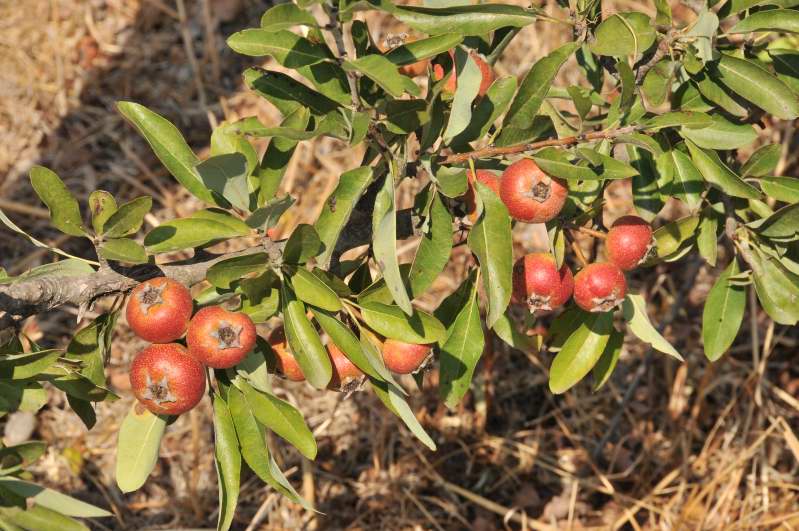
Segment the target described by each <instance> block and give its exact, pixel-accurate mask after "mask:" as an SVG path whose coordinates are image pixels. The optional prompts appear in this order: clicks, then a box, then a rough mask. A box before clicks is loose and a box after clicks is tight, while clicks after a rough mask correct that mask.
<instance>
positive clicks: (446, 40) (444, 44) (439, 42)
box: [385, 33, 463, 66]
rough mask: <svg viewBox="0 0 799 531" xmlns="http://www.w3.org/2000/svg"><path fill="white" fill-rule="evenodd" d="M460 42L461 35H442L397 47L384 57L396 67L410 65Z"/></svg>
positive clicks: (449, 48)
mask: <svg viewBox="0 0 799 531" xmlns="http://www.w3.org/2000/svg"><path fill="white" fill-rule="evenodd" d="M461 42H463V35H462V34H458V33H444V34H441V35H435V36H433V37H428V38H427V39H419V40H418V41H413V42H408V43H405V44H403V45H402V46H397V47H396V48H394V49H393V50H391V51H390V52H388V53H387V54H386V55H385V57H386V59H388V60H389V61H391V62H392V63H394V64H395V65H397V66H403V65H410V64H413V63H418V62H419V61H422V60H424V59H429V58H431V57H435V56H436V55H438V54H440V53H444V52H447V51H449V50H451V49H453V48H455V47H456V46H457V45H459V44H460V43H461Z"/></svg>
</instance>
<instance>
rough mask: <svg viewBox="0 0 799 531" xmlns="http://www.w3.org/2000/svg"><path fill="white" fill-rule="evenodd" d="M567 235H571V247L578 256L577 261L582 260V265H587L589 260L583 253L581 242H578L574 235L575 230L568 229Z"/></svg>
mask: <svg viewBox="0 0 799 531" xmlns="http://www.w3.org/2000/svg"><path fill="white" fill-rule="evenodd" d="M566 235H567V236H568V237H569V241H570V243H571V248H572V251H574V255H575V256H576V257H577V261H578V262H580V267H585V266H587V265H588V260H587V259H586V258H585V254H583V249H582V248H581V247H580V242H578V241H577V238H575V237H574V231H571V230H567V231H566Z"/></svg>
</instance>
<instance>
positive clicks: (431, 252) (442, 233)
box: [408, 194, 452, 296]
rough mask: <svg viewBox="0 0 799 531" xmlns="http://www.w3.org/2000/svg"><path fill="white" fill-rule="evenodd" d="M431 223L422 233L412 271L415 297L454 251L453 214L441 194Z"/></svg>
mask: <svg viewBox="0 0 799 531" xmlns="http://www.w3.org/2000/svg"><path fill="white" fill-rule="evenodd" d="M427 222H428V230H427V232H426V233H425V234H423V235H422V239H421V241H420V242H419V247H418V248H417V249H416V254H415V255H414V257H413V262H412V263H411V269H410V272H409V273H408V279H409V280H410V283H411V293H413V295H414V296H419V295H421V294H422V293H424V292H425V291H426V290H427V288H429V287H430V286H431V285H432V284H433V281H434V280H435V279H436V277H438V275H439V274H440V273H441V272H442V271H443V270H444V267H445V266H446V265H447V263H448V262H449V256H450V253H451V252H452V215H451V214H450V213H449V211H448V210H447V207H445V206H444V203H443V202H442V201H441V197H440V196H439V195H438V194H434V195H433V199H432V202H431V203H430V210H429V212H428V215H427Z"/></svg>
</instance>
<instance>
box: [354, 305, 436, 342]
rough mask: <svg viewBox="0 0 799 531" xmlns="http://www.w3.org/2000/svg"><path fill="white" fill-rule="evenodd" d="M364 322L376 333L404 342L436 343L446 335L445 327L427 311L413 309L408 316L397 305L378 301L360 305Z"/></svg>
mask: <svg viewBox="0 0 799 531" xmlns="http://www.w3.org/2000/svg"><path fill="white" fill-rule="evenodd" d="M361 314H362V316H363V320H364V321H365V322H366V324H367V325H368V326H369V327H370V328H371V329H372V330H374V331H375V332H377V333H378V334H380V335H382V336H385V337H388V338H391V339H398V340H400V341H404V342H405V343H438V342H441V341H443V340H444V338H445V337H446V329H445V328H444V325H442V324H441V323H440V322H439V320H438V319H436V318H435V317H433V316H432V315H430V314H429V313H427V312H423V311H421V310H414V312H413V313H412V314H411V315H410V316H408V315H407V314H405V313H404V312H403V311H402V310H401V309H400V308H399V307H397V306H390V305H388V304H382V303H379V302H366V303H363V305H362V307H361Z"/></svg>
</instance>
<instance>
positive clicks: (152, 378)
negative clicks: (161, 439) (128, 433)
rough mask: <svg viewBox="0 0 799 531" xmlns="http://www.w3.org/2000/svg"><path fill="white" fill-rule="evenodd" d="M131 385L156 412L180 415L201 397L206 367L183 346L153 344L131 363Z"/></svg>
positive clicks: (147, 405)
mask: <svg viewBox="0 0 799 531" xmlns="http://www.w3.org/2000/svg"><path fill="white" fill-rule="evenodd" d="M130 387H131V389H132V390H133V394H134V395H135V396H136V399H137V400H138V401H139V402H141V403H142V404H143V405H144V407H146V408H147V409H149V410H150V411H151V412H153V413H155V414H156V415H180V414H181V413H185V412H186V411H188V410H190V409H191V408H193V407H194V406H196V405H197V403H198V402H199V401H200V400H201V399H202V397H203V394H204V393H205V369H204V368H203V366H202V363H200V362H199V361H197V360H196V359H194V358H193V357H192V356H190V355H189V353H188V352H187V351H186V349H185V348H184V347H183V346H182V345H179V344H177V343H168V344H157V345H150V346H149V347H147V348H146V349H144V350H142V351H141V352H140V353H139V354H138V355H137V356H136V357H135V358H134V359H133V362H132V363H131V364H130Z"/></svg>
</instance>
